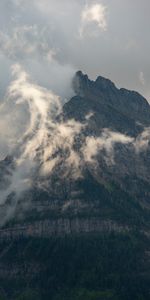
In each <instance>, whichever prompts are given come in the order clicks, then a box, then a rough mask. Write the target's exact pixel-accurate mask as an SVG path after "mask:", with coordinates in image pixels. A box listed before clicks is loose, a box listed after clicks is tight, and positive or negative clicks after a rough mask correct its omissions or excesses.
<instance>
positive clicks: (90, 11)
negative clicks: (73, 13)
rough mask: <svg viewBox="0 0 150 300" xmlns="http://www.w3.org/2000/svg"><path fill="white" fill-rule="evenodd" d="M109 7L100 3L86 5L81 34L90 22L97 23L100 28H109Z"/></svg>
mask: <svg viewBox="0 0 150 300" xmlns="http://www.w3.org/2000/svg"><path fill="white" fill-rule="evenodd" d="M106 12H107V7H106V6H104V5H103V4H100V3H95V4H91V5H86V6H85V7H84V9H83V11H82V13H81V28H80V36H81V37H82V36H83V35H84V32H85V30H86V27H87V26H88V25H89V24H92V23H93V24H95V25H96V26H97V27H98V28H99V29H100V30H102V31H105V30H106V29H107V17H106Z"/></svg>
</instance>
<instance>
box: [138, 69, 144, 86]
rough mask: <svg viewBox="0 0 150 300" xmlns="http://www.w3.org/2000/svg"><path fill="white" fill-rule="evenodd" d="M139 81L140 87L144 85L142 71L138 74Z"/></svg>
mask: <svg viewBox="0 0 150 300" xmlns="http://www.w3.org/2000/svg"><path fill="white" fill-rule="evenodd" d="M139 81H140V83H141V84H142V85H145V77H144V73H143V72H142V71H141V72H140V73H139Z"/></svg>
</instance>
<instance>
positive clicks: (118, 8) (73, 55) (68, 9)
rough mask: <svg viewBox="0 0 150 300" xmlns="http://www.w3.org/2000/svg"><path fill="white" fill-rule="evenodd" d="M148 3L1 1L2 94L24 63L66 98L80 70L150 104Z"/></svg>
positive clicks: (117, 0) (137, 0)
mask: <svg viewBox="0 0 150 300" xmlns="http://www.w3.org/2000/svg"><path fill="white" fill-rule="evenodd" d="M149 12H150V1H149V0H132V1H131V0H101V1H99V0H87V1H85V0H32V1H31V0H0V66H1V72H0V92H1V97H2V95H3V94H4V91H5V90H6V88H7V85H8V84H9V81H10V77H11V71H10V67H11V66H12V65H13V64H15V63H19V64H21V65H22V66H23V67H25V69H26V71H27V72H29V73H30V75H31V77H32V79H33V80H35V81H36V82H37V83H39V84H41V85H43V86H45V87H48V88H51V89H53V90H54V92H57V93H58V94H60V95H62V96H63V97H66V96H67V95H69V94H70V90H69V84H70V78H71V77H72V75H73V74H74V72H75V71H76V70H78V69H81V70H82V71H83V72H85V73H87V74H88V75H89V77H90V78H92V79H95V78H96V77H97V76H98V75H102V76H105V77H108V78H110V79H111V80H112V81H114V82H115V83H116V85H117V86H118V87H126V88H129V89H134V90H137V91H139V92H140V93H142V94H143V95H144V96H145V97H146V98H147V99H150V88H149V84H150V60H149V53H150V39H149V29H150V17H149Z"/></svg>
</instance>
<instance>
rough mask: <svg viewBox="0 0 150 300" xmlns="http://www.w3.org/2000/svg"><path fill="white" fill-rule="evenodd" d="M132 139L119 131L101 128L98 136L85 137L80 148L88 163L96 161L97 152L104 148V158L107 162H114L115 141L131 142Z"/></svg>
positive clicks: (121, 142)
mask: <svg viewBox="0 0 150 300" xmlns="http://www.w3.org/2000/svg"><path fill="white" fill-rule="evenodd" d="M133 142H134V139H133V138H132V137H129V136H127V135H124V134H121V133H119V132H113V131H111V130H109V129H103V132H102V134H101V136H100V137H93V136H91V137H87V138H86V142H85V145H84V146H83V148H82V152H83V156H84V160H85V161H86V162H89V163H92V164H93V163H94V164H95V163H96V161H97V158H96V156H97V154H98V153H99V152H100V151H102V150H105V151H106V154H104V157H105V160H106V162H107V163H108V164H114V163H115V162H114V145H115V144H116V143H120V144H124V145H126V144H132V143H133Z"/></svg>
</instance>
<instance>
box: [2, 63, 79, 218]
mask: <svg viewBox="0 0 150 300" xmlns="http://www.w3.org/2000/svg"><path fill="white" fill-rule="evenodd" d="M12 75H13V77H14V79H13V81H12V82H11V84H10V86H9V88H8V93H7V98H6V102H5V103H3V105H2V112H4V111H5V115H3V114H1V116H2V118H4V122H5V120H6V123H7V120H8V118H9V117H10V115H9V108H10V106H11V108H13V106H14V107H15V108H18V107H19V115H24V114H27V115H26V117H25V118H24V119H25V121H24V126H23V129H21V130H20V131H17V129H18V128H20V123H21V120H19V122H18V119H17V118H14V124H15V126H14V128H13V131H14V133H13V135H12V131H11V126H10V129H9V128H8V131H9V130H10V132H9V134H8V135H7V136H6V137H5V138H6V141H5V142H6V145H7V148H6V149H5V155H6V156H7V154H11V155H12V157H13V166H14V167H13V168H12V169H11V166H10V172H8V174H7V172H6V174H5V175H4V176H6V182H7V183H8V184H7V187H6V185H5V186H4V188H2V190H1V195H0V205H4V204H6V203H7V199H8V197H10V196H11V197H13V195H15V196H14V199H15V201H13V203H12V209H11V207H10V208H9V209H8V215H7V214H6V215H5V220H6V219H7V218H9V217H10V211H11V212H14V211H15V207H16V206H17V202H18V201H19V200H20V198H21V196H22V195H23V194H24V192H26V191H27V190H30V189H31V187H32V185H33V181H34V176H35V172H36V177H37V174H38V177H39V178H41V177H43V176H44V177H45V176H46V177H47V176H50V175H51V174H52V172H53V170H54V169H55V168H56V167H57V166H60V170H61V165H62V163H63V169H62V171H60V173H61V175H60V176H67V175H68V173H69V176H70V178H71V176H72V177H73V178H75V177H76V176H80V157H79V154H78V152H77V150H75V148H74V143H75V138H76V137H77V136H78V135H79V134H80V132H81V130H82V128H83V127H84V124H81V123H79V122H76V121H75V120H73V119H71V120H68V121H63V119H61V118H60V120H58V115H59V116H60V114H61V111H62V102H61V98H60V97H59V96H57V95H55V94H54V93H53V92H52V91H50V90H48V89H46V88H43V87H41V86H39V85H37V84H36V83H35V82H34V81H32V80H31V78H30V76H29V75H28V73H27V72H26V71H25V70H24V69H23V68H22V67H21V66H20V65H19V64H17V65H14V66H13V67H12ZM14 111H15V110H13V112H14ZM12 116H13V114H12ZM2 121H3V120H2ZM0 125H1V124H0ZM1 129H2V128H1ZM12 140H13V143H12ZM3 154H4V153H3ZM43 182H44V181H43ZM43 188H44V186H43Z"/></svg>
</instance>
